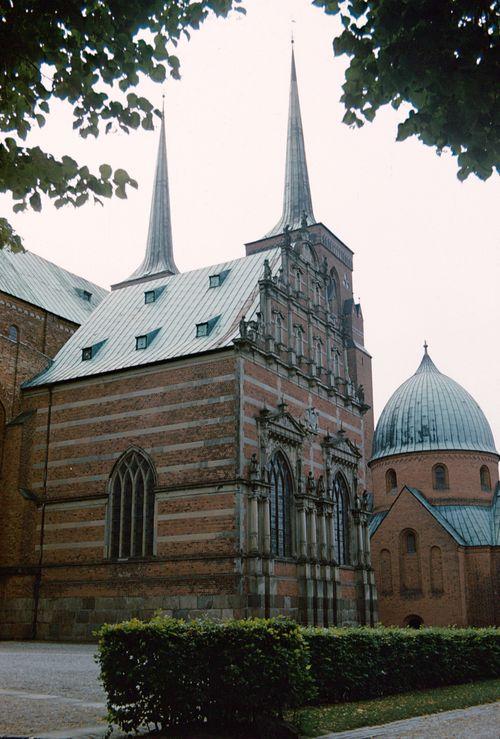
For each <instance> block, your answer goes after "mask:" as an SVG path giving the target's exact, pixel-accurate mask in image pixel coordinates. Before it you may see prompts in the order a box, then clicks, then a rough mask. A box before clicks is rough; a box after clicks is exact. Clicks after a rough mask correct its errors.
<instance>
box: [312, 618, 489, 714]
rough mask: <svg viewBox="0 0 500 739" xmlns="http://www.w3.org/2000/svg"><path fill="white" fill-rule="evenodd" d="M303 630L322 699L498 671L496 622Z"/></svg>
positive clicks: (423, 685)
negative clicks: (490, 625)
mask: <svg viewBox="0 0 500 739" xmlns="http://www.w3.org/2000/svg"><path fill="white" fill-rule="evenodd" d="M302 634H303V636H304V639H305V641H306V643H307V645H308V647H309V651H310V664H311V673H312V677H313V680H314V684H315V688H316V690H317V700H318V702H319V703H334V702H338V701H343V700H361V699H365V698H372V697H378V696H383V695H390V694H392V693H400V692H405V691H410V690H423V689H425V688H434V687H438V686H441V685H453V684H454V683H465V682H472V681H474V680H486V679H488V678H494V677H498V676H500V631H499V630H498V629H495V628H489V629H474V628H469V629H452V628H432V629H418V630H416V629H398V628H383V627H379V628H376V629H368V628H349V629H316V628H314V629H313V628H305V629H302Z"/></svg>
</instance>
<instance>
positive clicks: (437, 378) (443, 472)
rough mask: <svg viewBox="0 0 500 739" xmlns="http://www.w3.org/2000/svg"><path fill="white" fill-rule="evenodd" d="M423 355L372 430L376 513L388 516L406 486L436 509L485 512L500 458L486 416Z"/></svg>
mask: <svg viewBox="0 0 500 739" xmlns="http://www.w3.org/2000/svg"><path fill="white" fill-rule="evenodd" d="M424 349H425V353H424V356H423V359H422V361H421V363H420V366H419V367H418V369H417V371H416V372H415V374H414V375H412V376H411V377H410V378H409V379H408V380H406V382H404V383H403V384H402V385H401V386H400V387H399V388H398V389H397V390H396V391H395V393H394V394H393V395H392V397H391V398H390V399H389V401H388V403H387V405H386V406H385V408H384V410H383V411H382V414H381V416H380V419H379V421H378V423H377V427H376V429H375V435H374V437H373V452H372V458H371V460H370V463H369V465H370V468H371V470H372V476H373V490H374V503H375V510H376V511H382V510H386V509H388V508H389V507H390V506H391V505H392V503H393V501H394V498H395V496H396V494H397V493H398V492H399V491H400V490H401V488H402V487H403V486H404V485H407V486H409V487H413V488H417V489H418V490H420V492H422V493H424V495H425V497H426V498H427V499H428V500H429V502H430V503H432V504H434V505H439V504H443V505H444V504H448V505H449V504H453V503H456V504H460V503H467V504H469V505H471V504H474V503H477V504H478V505H487V504H488V503H489V502H490V501H491V498H492V494H493V491H494V490H495V487H496V485H497V483H498V459H499V455H498V453H497V451H496V449H495V442H494V439H493V434H492V432H491V428H490V425H489V423H488V421H487V419H486V416H485V415H484V413H483V411H482V410H481V408H480V407H479V405H478V404H477V403H476V401H475V400H474V398H473V397H472V396H471V395H470V394H469V393H468V392H467V391H466V390H465V389H464V388H463V387H462V386H461V385H459V384H458V383H457V382H455V380H452V379H451V378H450V377H447V376H446V375H443V374H442V373H441V372H440V371H439V370H438V369H437V367H436V365H435V364H434V362H433V361H432V359H431V358H430V356H429V354H428V353H427V345H425V347H424Z"/></svg>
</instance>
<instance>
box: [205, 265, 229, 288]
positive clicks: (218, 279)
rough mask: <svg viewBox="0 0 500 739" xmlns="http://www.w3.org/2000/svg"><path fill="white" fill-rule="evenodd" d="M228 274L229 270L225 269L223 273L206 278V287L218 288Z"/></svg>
mask: <svg viewBox="0 0 500 739" xmlns="http://www.w3.org/2000/svg"><path fill="white" fill-rule="evenodd" d="M228 274H229V270H228V269H225V270H224V271H223V272H219V274H217V275H210V277H209V278H208V286H209V287H220V286H221V285H222V283H223V282H224V280H225V279H226V277H227V276H228Z"/></svg>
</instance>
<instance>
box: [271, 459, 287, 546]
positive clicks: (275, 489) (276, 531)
mask: <svg viewBox="0 0 500 739" xmlns="http://www.w3.org/2000/svg"><path fill="white" fill-rule="evenodd" d="M268 480H269V484H270V486H271V490H270V514H271V552H272V554H274V555H276V556H277V557H289V556H290V555H291V553H292V551H291V550H292V497H293V481H292V473H291V471H290V465H289V464H288V462H287V460H286V458H285V456H284V454H282V453H281V452H276V454H275V455H274V456H273V458H272V459H271V463H270V465H269V471H268Z"/></svg>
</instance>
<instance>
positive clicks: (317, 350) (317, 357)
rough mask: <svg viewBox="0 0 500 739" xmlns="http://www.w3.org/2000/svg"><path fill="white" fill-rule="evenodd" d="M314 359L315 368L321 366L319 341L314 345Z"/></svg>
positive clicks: (320, 345)
mask: <svg viewBox="0 0 500 739" xmlns="http://www.w3.org/2000/svg"><path fill="white" fill-rule="evenodd" d="M314 361H315V363H316V369H318V368H320V367H322V366H323V345H322V344H321V341H316V343H315V345H314Z"/></svg>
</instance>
